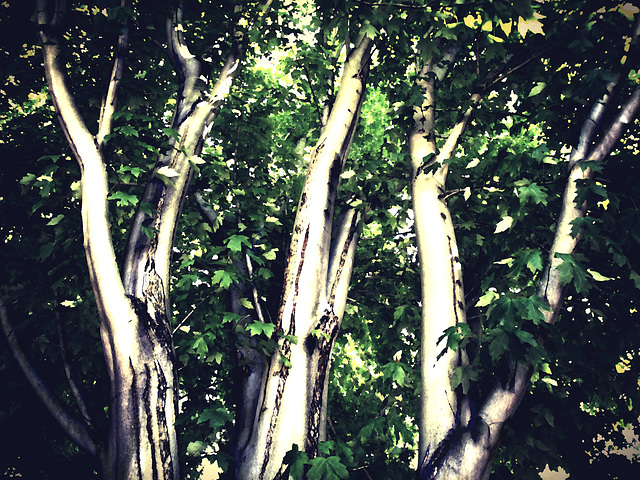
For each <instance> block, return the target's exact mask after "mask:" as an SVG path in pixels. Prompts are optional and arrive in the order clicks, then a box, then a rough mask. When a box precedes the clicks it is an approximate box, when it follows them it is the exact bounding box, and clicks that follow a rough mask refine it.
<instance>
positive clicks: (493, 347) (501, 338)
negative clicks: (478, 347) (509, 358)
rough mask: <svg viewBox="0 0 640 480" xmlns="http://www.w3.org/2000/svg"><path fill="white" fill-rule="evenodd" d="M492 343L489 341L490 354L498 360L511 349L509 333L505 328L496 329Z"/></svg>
mask: <svg viewBox="0 0 640 480" xmlns="http://www.w3.org/2000/svg"><path fill="white" fill-rule="evenodd" d="M491 333H492V335H491V336H492V339H491V343H489V355H491V359H492V360H493V361H494V362H496V361H497V360H498V359H499V358H500V357H502V355H503V354H504V353H505V352H506V351H507V350H508V349H509V335H508V334H507V332H505V331H504V330H501V329H498V330H494V331H493V332H491Z"/></svg>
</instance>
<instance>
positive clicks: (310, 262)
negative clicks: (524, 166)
mask: <svg viewBox="0 0 640 480" xmlns="http://www.w3.org/2000/svg"><path fill="white" fill-rule="evenodd" d="M370 50H371V40H370V39H369V38H368V37H366V36H365V37H363V38H362V39H361V40H360V42H359V43H358V45H357V47H356V48H355V49H354V50H353V51H352V52H351V53H350V55H349V57H348V59H347V61H346V63H345V67H344V72H343V75H342V82H341V84H340V89H339V91H338V95H337V98H336V100H335V104H334V106H333V108H332V111H331V114H330V116H329V119H328V121H327V125H326V126H325V128H324V129H323V131H322V134H321V135H320V139H319V140H318V144H317V145H316V148H315V150H314V154H313V156H312V158H311V161H310V164H309V171H308V174H307V178H306V182H305V186H304V188H303V191H302V194H301V198H300V202H299V205H298V213H297V216H296V221H295V226H294V230H293V235H292V239H291V246H290V250H289V258H288V264H287V268H286V271H285V280H284V281H285V283H284V289H283V294H282V303H281V306H280V310H279V314H278V318H277V324H276V331H277V332H279V333H280V334H281V335H282V338H281V339H280V341H279V351H278V352H276V353H275V354H274V355H273V356H272V357H271V359H270V360H269V362H268V364H267V365H266V368H265V373H264V375H262V377H261V378H262V382H263V384H262V386H261V390H260V391H261V395H260V399H259V401H258V402H257V408H256V409H255V412H254V415H253V419H252V421H251V422H249V421H247V422H246V423H245V426H246V428H247V429H250V430H249V434H248V435H247V433H246V432H242V433H241V434H240V438H241V439H243V440H244V439H246V440H245V441H243V442H241V443H240V444H239V445H238V450H239V455H238V456H239V458H238V467H237V477H238V478H242V479H243V480H244V479H246V480H253V479H256V480H257V479H260V480H263V479H269V480H271V479H275V478H280V476H281V475H282V472H283V471H284V468H283V458H284V456H285V454H286V453H287V452H288V451H289V450H291V449H292V447H293V445H297V446H298V447H299V449H300V450H301V451H306V452H307V454H308V455H309V456H310V457H314V456H315V455H316V450H317V446H318V443H319V442H321V441H323V440H324V438H325V418H326V389H327V382H328V371H329V363H330V355H331V349H332V347H333V343H334V340H335V337H336V335H337V333H338V329H339V326H340V322H341V320H342V316H343V313H344V308H345V304H346V296H347V289H348V285H349V280H350V277H351V268H352V261H353V256H354V253H355V245H356V243H357V233H356V232H357V230H356V227H357V224H358V221H359V215H358V214H357V213H356V212H355V211H353V210H347V211H346V212H344V214H343V215H341V216H340V217H339V219H338V220H337V221H336V222H335V223H334V210H335V199H336V194H337V190H338V183H339V178H340V174H341V172H342V168H343V166H344V161H345V159H346V157H347V154H348V151H349V147H350V145H351V141H352V139H353V135H354V132H355V128H356V126H357V123H358V118H359V114H360V107H361V105H362V101H363V99H364V88H365V80H366V76H367V71H368V65H369V57H370ZM254 388H255V386H254V385H253V384H252V383H251V382H249V381H247V383H246V386H245V390H246V389H251V390H253V389H254ZM254 397H255V391H249V392H247V393H246V398H254Z"/></svg>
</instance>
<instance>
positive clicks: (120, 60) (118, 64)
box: [96, 0, 129, 149]
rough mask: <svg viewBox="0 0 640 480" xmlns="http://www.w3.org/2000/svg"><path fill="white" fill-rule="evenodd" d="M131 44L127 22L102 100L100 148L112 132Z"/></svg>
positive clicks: (99, 128) (126, 3) (122, 30)
mask: <svg viewBox="0 0 640 480" xmlns="http://www.w3.org/2000/svg"><path fill="white" fill-rule="evenodd" d="M128 4H129V1H128V0H121V1H120V6H121V7H126V6H127V5H128ZM128 45H129V25H128V24H127V23H125V24H124V25H122V27H121V29H120V34H119V35H118V41H117V42H116V50H115V58H114V60H113V69H112V70H111V77H110V79H109V88H108V90H107V95H106V96H105V97H104V98H103V100H102V107H101V109H100V120H99V121H98V134H97V136H96V143H97V144H98V148H100V149H102V147H103V146H104V145H103V143H104V139H105V137H106V136H107V135H109V134H110V133H111V128H112V124H113V114H114V113H115V110H116V104H117V101H118V88H119V87H120V83H121V81H122V75H123V73H124V63H125V59H126V57H127V48H128Z"/></svg>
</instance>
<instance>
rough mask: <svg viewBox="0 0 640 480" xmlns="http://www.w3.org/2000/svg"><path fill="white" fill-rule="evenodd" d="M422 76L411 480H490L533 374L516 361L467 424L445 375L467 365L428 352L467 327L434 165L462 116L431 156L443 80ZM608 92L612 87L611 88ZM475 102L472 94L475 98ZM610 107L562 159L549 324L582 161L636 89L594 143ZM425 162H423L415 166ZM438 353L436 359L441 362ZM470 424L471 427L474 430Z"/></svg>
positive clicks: (413, 139) (454, 355) (545, 280)
mask: <svg viewBox="0 0 640 480" xmlns="http://www.w3.org/2000/svg"><path fill="white" fill-rule="evenodd" d="M449 63H450V62H447V64H449ZM430 68H431V67H430V65H427V67H425V69H426V71H425V73H429V72H433V71H434V70H430ZM425 77H426V78H427V80H425V81H424V83H423V88H424V89H425V103H424V104H423V105H422V106H420V107H419V108H417V109H416V110H415V115H414V120H415V127H414V130H413V131H412V133H411V136H410V149H411V156H412V165H413V181H412V188H413V202H414V214H415V222H416V232H417V238H418V251H419V256H420V263H421V274H422V308H423V320H422V329H423V332H422V354H421V361H422V399H421V414H422V417H421V423H420V447H419V467H418V478H420V479H421V480H426V479H438V480H441V479H442V480H444V479H446V480H461V479H464V480H474V479H485V478H489V475H490V473H491V462H492V461H493V458H494V456H495V453H496V451H497V449H498V447H499V445H500V441H501V439H502V430H503V427H504V425H505V423H506V422H507V421H508V419H509V418H511V417H512V416H513V415H514V413H515V411H516V410H517V408H518V406H519V405H520V402H521V401H522V398H523V396H524V394H525V393H526V392H527V388H528V386H529V381H530V378H531V374H532V367H531V365H529V364H522V363H517V364H514V365H513V366H512V371H511V376H510V379H509V381H508V382H506V384H505V383H501V382H496V384H495V385H494V387H493V389H492V390H491V391H490V392H489V394H488V395H487V397H486V398H485V399H484V400H483V403H482V404H481V405H480V406H479V408H478V413H477V414H474V416H473V418H472V417H471V415H472V414H471V412H470V410H469V408H468V402H469V399H468V398H466V396H464V395H462V394H460V393H459V392H458V393H457V392H453V391H452V390H451V386H450V378H451V375H452V373H453V370H454V368H456V367H457V366H461V365H464V364H465V361H466V360H465V357H464V353H463V352H453V351H452V350H447V351H446V352H444V354H441V353H440V352H441V351H442V349H443V348H444V346H440V347H439V348H436V343H437V341H438V339H439V338H440V337H441V335H442V332H443V330H444V329H446V328H449V327H452V326H455V325H457V324H459V323H460V322H463V321H465V318H464V309H465V308H464V303H458V302H464V300H463V296H462V293H463V291H462V279H461V272H460V265H459V263H458V261H459V259H458V258H457V255H458V254H457V249H456V248H455V235H454V233H453V226H452V224H451V220H450V215H449V211H448V209H447V207H446V204H445V202H444V200H443V199H444V182H445V180H446V174H447V167H446V165H443V164H442V162H443V161H444V160H445V159H446V158H448V156H450V155H451V153H452V151H453V150H452V149H453V148H455V146H456V144H457V140H458V138H459V135H461V134H462V132H464V129H465V128H466V122H467V121H468V118H469V114H470V112H468V113H467V115H466V117H465V118H464V119H463V121H462V122H460V123H459V124H458V125H457V126H456V127H454V128H453V129H452V133H451V134H450V136H449V138H448V139H447V141H446V143H445V145H444V146H443V148H442V150H441V151H440V152H437V150H436V145H435V140H434V137H433V133H432V132H433V130H432V129H433V123H434V117H433V115H434V114H433V110H434V103H435V86H436V82H437V81H438V80H439V79H441V76H440V74H438V73H437V72H436V74H435V75H425ZM613 87H614V85H610V86H609V91H611V90H612V89H613ZM478 99H479V98H478V97H476V101H477V100H478ZM609 103H610V98H609V95H607V96H605V97H604V98H603V99H600V100H599V101H598V102H596V104H595V105H594V107H593V109H592V111H591V114H590V116H589V118H588V119H587V120H586V121H585V122H584V124H583V127H582V131H581V134H580V138H579V143H578V146H577V147H576V148H575V149H574V151H573V153H572V156H571V158H570V161H569V174H568V178H567V185H566V189H565V192H564V195H563V204H562V208H561V211H560V213H559V218H558V224H557V228H556V233H555V237H554V241H553V244H552V246H551V250H550V253H549V258H548V263H547V267H546V270H545V273H544V275H543V277H542V279H541V281H540V283H539V285H538V292H537V293H538V296H539V297H540V298H541V299H542V300H544V301H545V303H547V305H548V306H549V309H548V310H545V311H544V312H543V313H544V315H545V320H546V321H547V322H548V323H554V322H555V320H556V318H557V316H558V314H559V312H560V309H561V307H562V300H563V285H562V283H561V281H560V275H559V271H558V267H559V265H560V264H561V263H562V259H561V258H560V257H559V256H558V255H557V254H571V253H573V252H574V250H575V248H576V246H577V245H578V243H579V241H580V234H577V235H574V234H572V231H573V229H574V226H573V223H572V222H573V221H574V220H576V219H578V218H581V217H583V216H584V215H585V212H586V206H585V205H578V204H576V202H575V199H576V194H577V192H578V188H579V186H580V183H581V182H582V181H584V180H586V179H589V178H591V177H592V175H593V172H592V170H591V169H590V168H589V164H588V163H585V162H603V161H605V160H606V158H607V156H608V155H609V153H610V152H611V150H612V149H613V146H614V145H615V143H616V142H617V141H618V140H619V139H620V138H621V136H622V134H623V133H624V130H625V128H626V126H627V125H628V124H629V123H630V122H632V121H633V119H634V118H635V116H636V114H637V111H638V108H639V107H640V89H639V88H636V89H635V90H634V91H633V93H632V94H631V95H630V96H629V98H628V99H627V100H626V102H625V103H624V104H623V105H621V107H620V109H619V110H618V113H617V114H616V116H615V119H614V120H613V122H612V123H611V125H610V126H609V128H608V129H607V130H606V131H605V132H604V133H603V134H602V135H601V136H600V137H599V138H597V137H596V133H597V126H598V125H599V124H600V121H601V119H602V116H603V114H604V111H605V107H606V106H607V105H608V104H609ZM425 158H426V159H427V162H426V163H424V162H423V160H424V159H425ZM439 165H440V166H439ZM425 330H426V331H425ZM437 355H442V356H441V358H440V359H439V360H438V359H437ZM456 393H457V394H456ZM470 425H474V426H475V427H474V428H473V429H472V428H470Z"/></svg>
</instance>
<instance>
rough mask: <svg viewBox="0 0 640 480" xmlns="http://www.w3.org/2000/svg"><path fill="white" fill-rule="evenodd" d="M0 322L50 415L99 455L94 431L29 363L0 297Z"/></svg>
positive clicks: (72, 435) (25, 373) (14, 354)
mask: <svg viewBox="0 0 640 480" xmlns="http://www.w3.org/2000/svg"><path fill="white" fill-rule="evenodd" d="M0 323H2V330H3V332H4V336H5V338H6V339H7V343H8V344H9V348H10V349H11V352H12V353H13V356H14V357H15V359H16V361H17V362H18V365H19V366H20V369H21V370H22V372H23V373H24V376H25V377H26V379H27V381H28V382H29V384H30V385H31V387H32V388H33V389H34V391H35V392H36V395H38V398H40V400H41V401H42V403H44V406H45V407H46V408H47V410H49V412H50V413H51V415H53V417H54V418H55V419H56V421H57V422H58V424H59V425H60V426H61V427H62V428H63V430H64V431H65V432H66V433H67V435H69V437H71V439H72V440H73V441H74V442H75V443H77V444H78V445H79V446H80V448H82V449H83V450H85V451H86V452H88V453H90V454H92V455H94V456H99V455H100V453H101V451H102V449H103V446H102V445H101V444H100V443H99V442H98V440H96V438H95V434H94V432H92V431H91V430H90V429H89V428H87V426H86V425H85V424H84V422H82V421H80V420H78V419H77V418H75V417H74V416H73V415H71V414H70V413H69V412H68V411H67V410H66V409H65V408H63V407H62V405H61V404H60V403H59V402H58V401H57V400H56V399H55V398H54V396H53V395H52V393H51V391H50V390H49V389H48V388H47V386H46V385H45V383H44V381H43V380H42V378H41V377H40V375H39V374H38V371H37V370H36V369H35V367H34V366H33V365H32V364H31V362H30V361H29V359H28V358H27V355H26V354H25V352H24V350H23V348H22V346H21V345H20V342H19V340H18V338H17V336H16V333H15V331H14V328H13V326H12V325H11V323H10V320H9V315H8V313H7V310H6V308H5V305H4V302H3V300H2V298H0Z"/></svg>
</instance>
